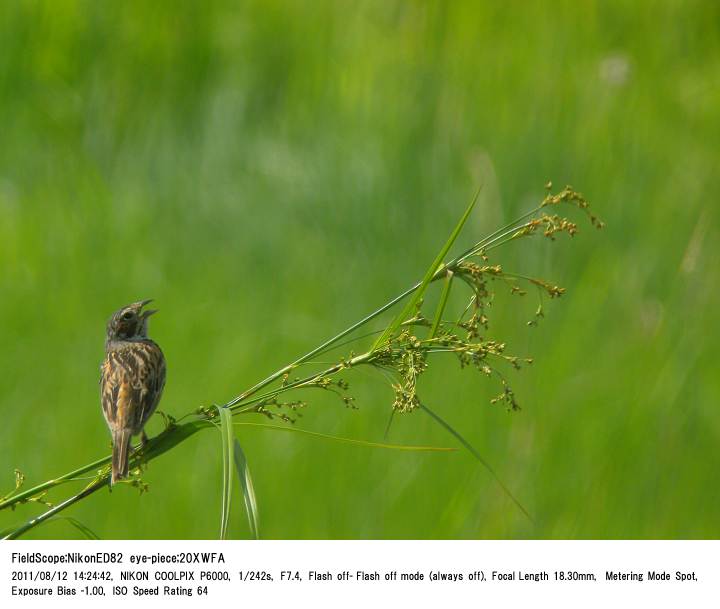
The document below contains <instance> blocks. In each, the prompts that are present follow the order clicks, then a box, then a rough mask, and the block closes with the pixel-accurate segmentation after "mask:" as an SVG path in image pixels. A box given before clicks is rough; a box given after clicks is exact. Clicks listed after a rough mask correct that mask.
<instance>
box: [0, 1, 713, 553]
mask: <svg viewBox="0 0 720 609" xmlns="http://www.w3.org/2000/svg"><path fill="white" fill-rule="evenodd" d="M719 24H720V4H718V3H716V2H712V1H707V2H702V1H699V0H698V1H687V0H685V1H670V0H669V1H667V2H660V3H658V2H649V1H647V2H645V1H643V2H634V3H628V2H621V1H612V2H594V1H590V0H587V1H581V2H569V1H568V2H555V3H550V2H523V3H517V4H516V3H509V4H507V3H498V4H496V3H489V2H488V3H482V2H452V3H451V2H395V1H388V0H378V1H376V2H351V1H345V0H341V1H338V2H333V1H321V2H289V1H285V2H281V1H277V0H270V1H268V0H262V1H260V0H258V1H247V2H230V1H225V0H219V1H207V2H190V3H183V4H181V5H179V4H177V3H173V2H165V1H161V2H155V3H143V2H122V3H121V2H116V3H109V2H81V1H70V0H53V1H47V2H4V3H2V5H0V320H1V323H0V340H1V344H2V349H0V371H2V372H1V374H0V413H1V415H2V424H1V425H0V496H2V495H5V494H6V493H9V492H11V491H12V490H13V488H14V484H15V474H14V470H15V469H16V468H17V469H18V470H20V471H21V472H22V473H23V474H24V476H25V478H26V481H25V484H26V486H31V485H34V484H37V483H40V482H43V481H45V480H48V479H51V478H53V477H56V476H59V475H61V474H64V473H66V472H68V471H71V470H73V469H75V468H76V467H79V466H81V465H83V464H85V463H89V462H91V461H93V460H95V459H98V458H100V457H102V456H104V455H106V454H108V453H109V449H110V435H109V432H108V430H107V427H106V424H105V421H104V419H103V415H102V412H101V408H100V400H99V387H98V379H99V365H100V362H101V360H102V357H103V348H104V347H103V343H104V339H105V324H106V322H107V319H108V318H109V316H110V315H111V314H112V313H113V312H114V311H115V310H116V309H118V308H119V307H120V306H122V305H125V304H127V303H130V302H133V301H137V300H141V299H144V298H154V299H155V302H154V304H153V306H154V307H156V308H158V309H159V313H158V314H157V315H155V316H154V317H153V318H152V322H151V324H150V335H151V337H152V338H154V339H155V340H156V341H157V342H158V343H159V344H160V345H161V346H162V348H163V350H164V352H165V355H166V357H167V361H168V378H167V385H166V388H165V393H164V397H163V399H162V402H161V404H160V406H159V409H160V410H162V411H163V412H165V413H167V414H169V415H172V416H174V417H178V418H179V417H180V416H182V415H184V414H186V413H189V412H192V411H194V410H195V409H197V408H198V407H200V406H211V405H213V404H222V403H224V402H227V401H228V400H230V399H232V398H233V397H234V396H236V395H238V394H239V393H241V392H242V391H243V390H245V389H247V388H248V387H250V386H251V385H253V384H254V383H256V382H257V381H259V380H261V379H263V378H265V377H266V376H268V375H269V374H271V373H272V372H274V371H275V370H277V369H279V368H281V367H283V366H284V365H286V364H288V363H290V362H291V361H293V360H294V359H296V358H297V357H298V356H300V355H302V354H304V353H306V352H308V351H310V350H311V349H312V348H313V347H315V346H317V345H319V344H320V343H322V342H323V341H324V340H325V339H327V338H329V337H331V336H333V335H335V334H336V333H338V332H340V331H341V330H343V329H344V328H346V327H348V326H349V325H351V324H352V323H354V322H356V321H357V320H359V319H361V318H362V317H363V316H364V315H366V314H368V313H370V312H372V311H373V310H375V309H376V308H378V307H380V306H381V305H383V304H384V303H385V302H387V301H388V300H390V299H391V298H393V297H394V296H396V295H397V294H399V293H400V292H402V291H403V290H404V289H406V288H407V287H409V286H410V285H412V284H413V283H415V282H416V281H419V280H420V279H421V278H422V277H423V274H424V273H425V271H426V269H427V267H428V265H429V264H430V263H431V262H432V260H433V258H434V257H435V255H436V254H437V252H438V251H439V250H440V248H441V247H442V245H443V243H444V242H445V240H446V239H447V237H448V235H449V234H450V233H451V231H452V230H453V227H454V226H455V225H456V223H457V221H458V219H459V218H460V217H461V216H462V214H463V211H464V210H465V208H466V207H467V204H468V203H469V201H470V200H471V199H472V197H473V195H474V193H475V192H476V191H477V189H478V187H482V189H481V191H480V196H479V199H478V202H477V205H476V207H475V209H474V210H473V212H472V215H471V216H470V218H469V220H468V222H467V224H466V225H465V227H464V229H463V232H462V234H461V235H460V237H459V238H458V240H457V242H456V244H455V247H454V249H453V252H456V251H460V250H462V249H464V248H466V247H469V246H470V245H472V244H473V243H475V242H477V241H479V240H480V238H482V237H484V236H485V235H488V234H490V233H492V232H493V231H495V230H496V229H497V228H499V227H500V226H502V225H504V224H506V223H507V222H509V221H511V220H513V219H514V218H516V217H517V216H519V215H521V214H522V213H524V212H525V211H527V210H529V209H531V208H532V207H533V206H535V205H537V204H538V203H539V202H540V201H541V200H542V198H543V197H544V196H545V192H546V191H545V189H544V186H545V184H546V182H548V181H552V182H553V184H554V189H555V190H557V189H559V188H562V187H563V186H564V185H565V184H572V185H573V187H575V188H577V189H578V190H579V191H581V192H582V193H583V195H584V196H585V197H587V199H588V200H589V201H590V203H591V205H592V209H593V211H594V212H595V213H597V214H598V215H599V216H600V217H601V218H602V219H603V220H604V221H605V222H606V225H607V226H606V227H605V229H604V230H602V231H597V230H595V229H594V228H593V227H592V226H591V225H590V224H589V222H587V221H585V218H583V216H582V214H581V213H572V210H568V211H567V214H568V215H570V216H571V217H572V218H573V220H574V221H577V223H578V228H579V232H578V234H577V235H576V236H574V237H572V238H570V237H569V236H568V235H559V236H558V238H557V239H556V240H555V241H551V240H549V239H544V238H542V236H539V237H537V238H536V237H533V238H532V239H527V240H520V241H517V242H514V243H510V244H508V245H507V246H504V247H502V248H498V249H497V250H495V251H493V252H492V254H491V257H490V262H491V263H492V264H501V265H502V266H503V268H504V269H507V270H512V271H513V272H517V273H521V274H526V275H532V276H538V277H543V278H545V279H547V280H549V281H551V282H552V283H554V284H555V283H556V284H558V285H560V286H563V287H565V288H566V290H567V291H566V293H565V294H564V295H563V296H562V298H559V299H553V300H552V301H549V300H548V301H546V302H545V317H544V318H543V319H542V320H541V323H540V324H539V325H538V326H537V327H529V326H528V325H527V323H526V322H527V321H528V320H530V319H532V317H533V314H534V312H535V309H536V307H537V299H536V297H535V294H534V293H533V292H532V291H529V292H528V294H527V295H526V296H523V297H518V296H513V295H510V294H508V291H507V290H502V289H498V295H497V298H496V301H495V302H494V304H493V307H492V311H491V314H490V320H491V321H490V327H489V330H488V332H487V336H488V337H491V338H497V339H498V340H502V341H503V342H505V343H506V344H507V349H508V352H511V353H513V354H517V355H520V356H523V357H532V358H533V359H534V363H533V364H532V365H531V366H526V367H525V366H524V367H523V369H522V370H520V371H515V370H513V369H512V368H508V369H506V370H505V374H506V377H507V379H508V381H509V383H510V384H511V385H512V388H513V390H514V392H515V395H516V398H517V400H518V402H519V404H520V406H521V410H519V411H517V412H508V410H507V409H506V407H505V406H504V405H503V404H494V405H493V404H491V403H490V399H491V398H492V397H493V396H495V395H497V394H498V393H499V392H500V391H501V389H502V387H501V386H500V384H499V383H498V380H497V379H494V378H487V377H486V376H484V375H482V374H480V373H478V372H477V371H476V370H473V369H464V370H461V369H460V367H459V366H458V365H457V362H456V361H453V360H452V358H449V357H438V358H437V360H436V361H433V362H431V366H430V368H429V369H428V371H427V373H426V374H424V375H423V376H422V377H421V378H420V380H419V385H418V390H419V392H420V394H421V395H422V396H423V400H424V401H425V402H426V403H427V405H428V406H429V407H430V408H432V409H433V410H434V411H435V412H437V413H438V414H440V415H441V416H442V417H443V418H444V419H445V420H446V421H447V422H448V423H450V424H451V425H452V426H453V428H454V429H456V430H458V431H459V432H460V433H461V434H462V435H463V437H464V438H465V439H466V440H467V441H468V442H469V443H470V444H472V446H473V447H475V449H476V450H477V451H478V453H479V454H481V455H482V457H483V458H484V459H485V460H486V461H487V462H488V463H489V464H490V465H491V466H492V468H493V469H494V470H495V472H496V473H497V475H498V477H499V478H500V479H501V480H502V482H503V483H504V484H505V485H506V486H507V487H508V488H509V489H510V490H511V491H512V493H513V494H514V495H515V496H516V497H517V498H518V499H519V501H520V502H521V503H522V504H523V505H524V506H525V507H526V508H527V510H528V511H529V512H530V513H531V514H532V517H533V520H534V522H531V521H530V520H528V519H527V518H526V517H525V516H524V515H523V513H522V512H521V511H520V510H519V509H518V508H517V507H516V505H515V504H514V503H513V502H512V500H511V499H510V498H509V497H508V496H507V495H506V494H505V493H504V492H503V490H502V488H501V487H500V485H499V484H498V482H497V481H496V480H495V479H494V478H493V477H492V476H491V475H490V474H489V473H488V471H487V470H486V469H485V468H484V467H483V466H482V465H481V464H480V463H479V462H478V461H477V460H476V459H475V458H473V456H472V455H471V454H470V453H469V452H468V451H466V450H464V448H463V446H462V445H461V444H460V442H458V440H457V439H456V438H455V437H453V436H452V435H451V434H449V433H447V430H445V429H444V428H443V427H441V426H440V425H438V424H437V423H436V422H435V421H434V420H433V419H432V418H431V417H429V416H427V415H426V414H425V413H424V412H422V411H417V410H416V411H413V412H411V413H408V414H402V415H401V414H397V415H395V416H394V420H393V423H392V426H391V428H390V432H389V434H388V438H387V442H391V443H394V444H405V445H430V446H440V447H453V448H458V450H457V451H455V452H439V453H432V452H412V451H400V450H390V449H385V448H372V447H368V446H362V445H352V444H349V443H341V442H336V441H332V440H328V439H324V438H320V437H317V436H310V435H306V434H301V433H286V432H282V431H277V430H271V429H266V428H260V427H253V426H237V427H236V433H237V438H238V440H239V442H240V444H241V445H242V447H243V450H244V453H245V455H246V457H247V461H248V465H249V468H250V471H251V474H252V478H253V482H254V487H255V492H256V496H257V501H258V511H259V527H260V536H261V537H263V538H333V539H335V538H373V539H374V538H718V537H720V374H718V370H719V365H718V361H719V358H720V348H719V347H718V336H719V334H720V317H719V316H718V310H719V307H720V265H718V261H719V260H720V247H719V246H718V243H719V239H720V230H719V228H720V222H719V218H718V214H719V209H720V208H719V206H718V203H717V200H718V193H719V192H720V145H719V143H720V25H719ZM440 289H441V285H440V284H436V285H434V286H432V287H431V290H430V291H429V292H428V296H427V299H426V301H427V302H426V304H427V305H428V308H429V313H430V314H432V307H433V306H434V303H435V302H437V299H438V296H439V292H440ZM451 296H452V297H453V298H454V299H455V300H453V303H454V304H453V305H452V306H454V307H455V308H460V309H462V306H463V304H464V302H466V300H467V297H468V296H469V292H467V291H465V292H464V291H463V288H462V287H460V286H459V285H457V286H454V287H453V293H452V295H451ZM391 318H392V313H389V314H387V315H385V316H384V317H382V318H381V319H378V320H376V321H375V322H373V324H371V326H370V327H369V328H368V329H369V330H381V329H382V328H383V327H384V325H385V324H387V323H388V322H389V321H390V319H391ZM370 342H371V339H368V338H366V339H363V340H361V341H360V342H359V343H357V344H350V345H346V346H345V347H343V348H340V349H338V350H336V351H333V352H331V353H329V354H326V355H324V356H323V357H322V358H320V360H321V361H322V362H328V363H332V362H334V361H337V360H338V359H339V358H341V357H347V356H348V355H349V354H350V351H351V350H354V352H355V353H359V352H360V349H362V347H363V346H364V347H365V348H367V347H368V345H369V344H370ZM319 365H321V364H319ZM343 378H344V379H345V380H347V381H348V383H349V384H350V393H351V394H352V396H353V397H355V404H356V406H357V408H356V409H353V408H347V407H346V406H345V405H344V404H343V402H342V401H341V400H338V399H337V397H336V396H334V395H332V394H330V393H329V392H322V391H315V392H308V393H305V394H302V395H298V396H297V398H298V399H303V400H306V401H307V403H308V405H307V407H306V408H304V409H303V411H302V417H301V418H299V419H298V421H297V422H296V423H294V425H292V426H293V427H294V428H298V429H303V430H309V431H313V432H318V433H321V434H326V435H332V436H338V437H342V438H352V439H360V440H366V441H370V442H380V443H381V442H383V436H384V433H385V428H386V425H387V421H388V417H389V415H390V412H391V409H392V403H393V399H394V396H393V391H392V389H391V388H390V387H389V384H388V380H387V378H385V377H384V376H383V375H382V374H378V373H376V372H375V371H373V370H364V369H362V368H358V369H357V370H351V371H348V372H347V374H344V375H343ZM241 421H242V422H248V423H249V422H257V423H269V424H276V425H285V426H287V425H286V424H284V423H282V422H281V421H275V422H272V421H268V420H267V419H266V418H265V417H263V416H262V415H252V416H251V415H247V416H246V415H243V417H242V418H241V419H240V418H238V422H241ZM162 429H163V420H162V418H161V417H160V416H155V417H153V418H152V420H151V421H150V423H149V424H148V428H147V431H148V433H149V435H150V436H153V435H155V434H157V433H159V432H160V431H161V430H162ZM222 471H223V466H222V444H221V434H220V433H219V432H218V431H216V430H213V429H208V430H206V431H203V432H201V433H198V434H196V435H195V436H193V437H192V438H190V439H189V440H187V441H186V442H184V443H182V444H180V445H179V446H177V447H176V448H175V449H173V450H172V451H169V452H168V453H166V454H164V455H162V456H161V457H159V458H158V459H156V460H153V461H152V462H151V463H149V465H148V467H147V469H146V470H145V471H144V472H143V473H142V479H143V482H145V483H146V484H147V485H148V491H147V492H146V493H143V494H140V492H139V491H138V489H137V488H133V487H131V486H130V485H127V484H122V485H118V486H117V487H116V488H114V489H113V491H112V492H109V491H108V490H101V491H100V492H97V493H95V494H94V495H92V496H91V497H88V498H87V499H86V500H83V501H80V502H78V503H77V504H76V505H74V506H72V507H71V508H69V509H68V510H67V511H65V512H63V513H62V514H61V516H70V517H72V518H75V519H77V520H78V521H79V522H82V523H83V525H85V526H87V527H89V528H90V529H91V530H92V531H94V532H95V533H96V534H97V535H98V536H100V537H102V538H217V537H218V535H219V529H220V512H221V507H220V506H221V494H222V488H223V481H222ZM90 480H91V478H88V479H87V480H83V481H77V482H75V483H73V484H71V485H68V486H65V487H59V488H57V489H53V490H52V491H51V492H50V493H49V494H48V495H47V496H45V497H42V498H41V499H42V500H43V501H49V502H51V503H53V504H55V503H58V502H59V501H61V500H62V499H63V498H64V497H66V496H68V495H69V494H70V493H72V492H77V491H79V490H80V489H81V488H82V487H83V485H84V484H87V483H88V482H90ZM44 509H46V508H45V507H44V506H43V505H41V504H40V503H39V502H30V503H28V504H25V505H21V506H18V507H17V509H15V510H4V511H0V529H5V528H7V527H12V526H13V525H16V524H19V523H21V522H23V521H25V520H27V519H29V518H31V517H33V516H35V515H37V514H40V513H41V512H42V511H43V510H44ZM229 534H230V536H231V537H235V538H247V537H248V536H249V535H250V531H249V527H248V522H247V519H246V516H245V514H244V506H243V497H242V493H241V490H240V485H239V484H236V485H235V490H234V496H233V507H232V512H231V519H230V528H229ZM27 537H28V538H78V537H81V533H80V531H79V530H78V529H76V528H74V527H73V526H72V524H71V523H70V522H69V521H67V520H64V519H62V518H58V519H55V520H50V521H49V522H46V523H44V524H43V525H42V526H40V527H38V528H36V529H33V530H32V531H30V532H29V534H28V535H27Z"/></svg>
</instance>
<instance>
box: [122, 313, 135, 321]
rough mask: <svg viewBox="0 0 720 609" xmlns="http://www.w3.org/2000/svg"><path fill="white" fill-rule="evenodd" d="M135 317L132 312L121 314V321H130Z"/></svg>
mask: <svg viewBox="0 0 720 609" xmlns="http://www.w3.org/2000/svg"><path fill="white" fill-rule="evenodd" d="M134 316H135V313H133V312H132V311H125V313H123V314H122V318H123V319H132V318H133V317H134Z"/></svg>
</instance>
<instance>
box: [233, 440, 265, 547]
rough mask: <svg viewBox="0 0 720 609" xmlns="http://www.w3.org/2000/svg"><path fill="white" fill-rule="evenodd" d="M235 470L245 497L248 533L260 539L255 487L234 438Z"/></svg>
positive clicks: (245, 461) (243, 455)
mask: <svg viewBox="0 0 720 609" xmlns="http://www.w3.org/2000/svg"><path fill="white" fill-rule="evenodd" d="M235 470H236V471H237V475H238V478H239V479H240V486H242V491H243V498H244V499H245V511H246V512H247V518H248V524H249V526H250V534H251V535H252V536H253V539H260V529H259V527H258V507H257V499H256V497H255V487H254V486H253V482H252V477H251V476H250V468H249V467H248V463H247V458H246V457H245V452H244V451H243V449H242V447H241V446H240V442H238V441H237V439H235Z"/></svg>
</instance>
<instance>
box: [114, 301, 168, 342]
mask: <svg viewBox="0 0 720 609" xmlns="http://www.w3.org/2000/svg"><path fill="white" fill-rule="evenodd" d="M151 302H152V299H150V300H141V301H140V302H134V303H133V304H129V305H127V306H124V307H122V308H121V309H119V310H117V311H115V313H113V315H112V317H111V318H110V321H108V325H107V342H110V341H113V340H132V339H137V338H147V326H148V317H150V316H151V315H152V314H153V313H157V310H155V309H148V310H146V311H143V310H142V308H143V307H144V306H145V305H146V304H149V303H151Z"/></svg>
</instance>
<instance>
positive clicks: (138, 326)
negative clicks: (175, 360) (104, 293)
mask: <svg viewBox="0 0 720 609" xmlns="http://www.w3.org/2000/svg"><path fill="white" fill-rule="evenodd" d="M149 302H152V301H151V300H142V301H140V302H136V303H133V304H130V305H127V306H125V307H123V308H121V309H120V310H118V311H116V312H115V313H114V314H113V316H112V317H111V318H110V321H109V322H108V324H107V337H106V339H105V360H104V361H103V363H102V366H101V367H100V370H101V375H100V397H101V400H102V409H103V413H104V414H105V420H106V421H107V424H108V427H109V428H110V433H111V434H112V443H113V449H112V483H113V484H114V483H115V482H116V481H117V480H120V479H122V478H125V477H127V475H128V460H129V457H130V441H131V440H132V436H134V435H137V434H139V433H142V438H143V441H145V440H146V439H147V437H146V436H145V432H144V431H143V427H144V426H145V423H146V422H147V420H148V419H149V418H150V415H152V413H153V412H154V411H155V408H156V407H157V405H158V402H159V401H160V396H161V395H162V391H163V387H164V386H165V356H164V355H163V352H162V351H161V350H160V347H159V346H158V345H157V344H156V343H155V342H153V341H152V340H150V339H149V338H148V335H147V326H148V318H149V317H150V316H151V315H152V314H153V313H157V311H155V310H146V311H143V310H142V309H143V307H144V306H145V305H146V304H148V303H149Z"/></svg>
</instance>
